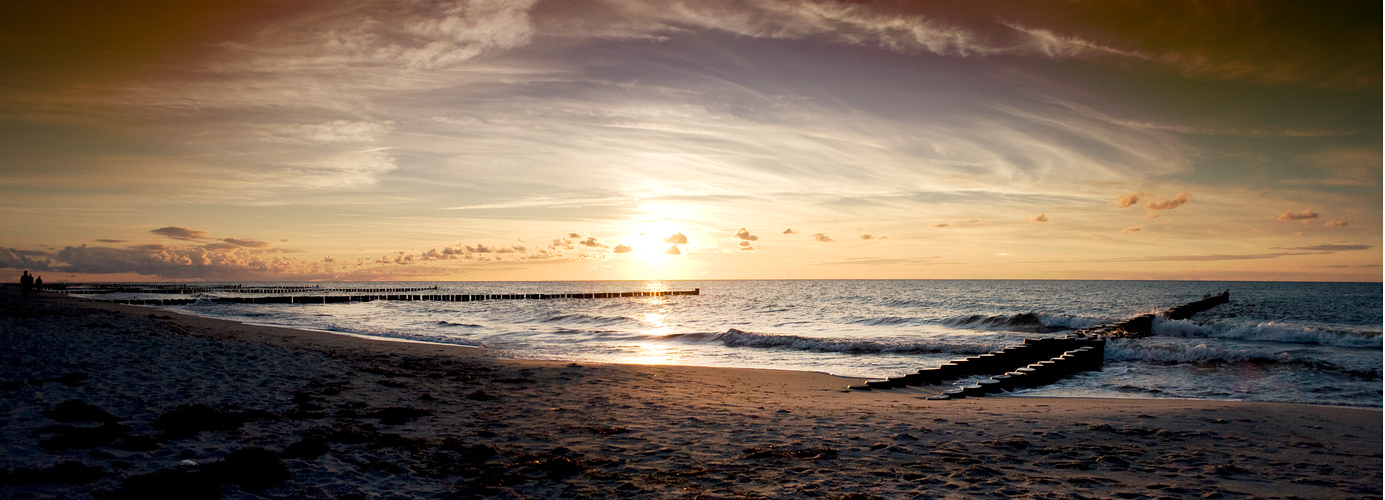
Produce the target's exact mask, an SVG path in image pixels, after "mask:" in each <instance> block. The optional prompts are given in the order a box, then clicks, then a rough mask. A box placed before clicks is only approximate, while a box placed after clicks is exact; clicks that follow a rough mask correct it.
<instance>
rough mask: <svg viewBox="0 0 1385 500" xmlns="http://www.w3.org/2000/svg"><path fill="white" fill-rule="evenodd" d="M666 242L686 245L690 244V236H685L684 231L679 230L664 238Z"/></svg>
mask: <svg viewBox="0 0 1385 500" xmlns="http://www.w3.org/2000/svg"><path fill="white" fill-rule="evenodd" d="M664 243H671V244H674V245H686V244H688V237H687V236H684V235H683V232H682V231H679V232H677V233H674V234H673V235H672V236H669V237H667V238H664Z"/></svg>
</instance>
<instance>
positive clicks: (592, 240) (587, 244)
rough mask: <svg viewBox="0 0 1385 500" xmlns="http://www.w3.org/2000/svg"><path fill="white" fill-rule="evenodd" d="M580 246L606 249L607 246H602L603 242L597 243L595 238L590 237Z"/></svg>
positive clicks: (581, 242)
mask: <svg viewBox="0 0 1385 500" xmlns="http://www.w3.org/2000/svg"><path fill="white" fill-rule="evenodd" d="M578 244H579V245H582V246H584V247H588V248H606V245H602V244H601V242H599V241H596V237H595V236H588V237H587V239H585V240H582V241H580V242H578Z"/></svg>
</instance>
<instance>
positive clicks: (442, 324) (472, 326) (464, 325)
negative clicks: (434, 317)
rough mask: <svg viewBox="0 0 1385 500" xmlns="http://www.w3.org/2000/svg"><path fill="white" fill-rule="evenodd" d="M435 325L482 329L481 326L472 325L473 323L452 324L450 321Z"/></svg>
mask: <svg viewBox="0 0 1385 500" xmlns="http://www.w3.org/2000/svg"><path fill="white" fill-rule="evenodd" d="M437 325H438V326H461V327H466V328H484V327H483V326H481V325H477V324H474V323H453V322H451V321H446V320H443V321H439V322H438V323H437Z"/></svg>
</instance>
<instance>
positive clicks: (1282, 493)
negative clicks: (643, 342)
mask: <svg viewBox="0 0 1385 500" xmlns="http://www.w3.org/2000/svg"><path fill="white" fill-rule="evenodd" d="M3 293H4V295H3V298H0V301H3V302H0V307H2V308H3V309H0V341H2V342H3V343H4V349H3V353H0V357H3V363H0V367H3V373H0V396H2V397H3V399H0V400H2V401H3V410H4V411H3V414H2V415H0V418H2V419H3V431H2V432H3V433H4V439H3V440H0V442H2V443H3V444H0V446H2V447H3V448H0V457H2V458H0V461H3V462H0V469H3V471H4V475H3V476H0V477H2V478H3V484H0V497H5V498H218V497H224V498H334V499H335V498H340V499H353V498H354V499H365V498H381V499H385V498H473V497H494V498H615V497H620V498H916V497H917V498H977V497H991V498H1235V499H1239V498H1294V497H1297V498H1379V497H1380V496H1381V481H1382V475H1381V474H1382V455H1381V449H1382V437H1381V428H1382V418H1381V417H1382V413H1381V412H1380V411H1379V410H1378V409H1356V408H1340V407H1327V406H1309V405H1297V404H1286V403H1249V402H1236V401H1206V400H1170V399H1165V400H1152V399H1082V398H1038V397H987V398H984V399H966V400H960V401H927V400H925V399H923V398H924V397H925V396H928V395H931V394H935V393H936V392H937V389H938V388H929V387H921V388H906V389H896V390H892V391H872V392H862V391H846V390H845V387H846V386H847V385H848V384H852V383H858V382H859V381H860V380H859V379H848V378H842V377H836V376H831V375H826V374H822V373H811V372H801V371H779V370H752V369H733V368H701V367H687V366H662V365H621V364H598V363H585V362H584V363H580V364H579V363H569V362H554V361H529V360H513V359H502V358H499V357H496V356H494V355H493V354H491V353H490V352H488V351H486V350H484V349H477V348H469V347H462V346H448V345H438V344H427V343H418V342H400V341H383V340H372V339H365V338H360V337H353V336H347V335H339V334H333V333H325V332H315V331H307V330H293V329H285V328H274V327H263V326H252V325H245V324H240V323H234V322H229V321H223V320H216V319H208V318H200V317H193V316H184V315H178V314H172V313H169V312H168V311H164V310H159V309H154V308H146V307H139V306H126V305H114V304H105V303H98V302H84V301H78V300H75V299H69V298H64V297H52V296H45V297H39V298H34V299H29V300H21V299H20V298H19V297H18V294H17V293H15V292H14V291H13V290H4V291H3ZM74 401H80V403H74Z"/></svg>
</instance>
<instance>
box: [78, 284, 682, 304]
mask: <svg viewBox="0 0 1385 500" xmlns="http://www.w3.org/2000/svg"><path fill="white" fill-rule="evenodd" d="M670 295H702V289H701V288H695V289H692V290H663V291H654V292H595V293H508V294H479V295H477V294H363V295H303V296H293V295H290V296H282V295H281V296H271V297H201V298H193V299H115V300H109V299H85V300H93V301H99V302H111V303H115V304H131V305H151V306H180V305H188V304H196V303H198V302H214V303H227V304H341V303H347V302H372V301H376V300H410V301H418V300H428V301H440V302H475V301H482V300H554V299H611V298H620V297H664V296H670Z"/></svg>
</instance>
